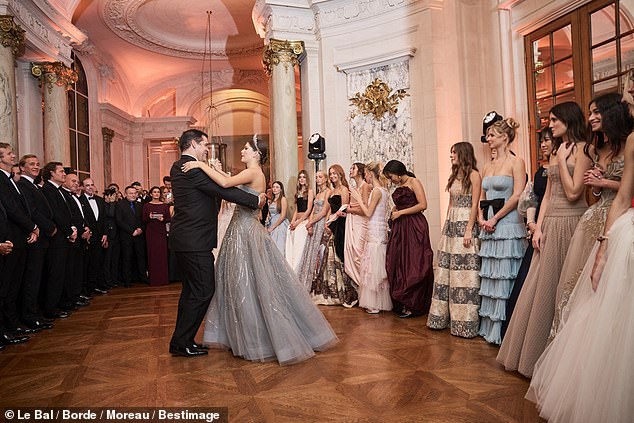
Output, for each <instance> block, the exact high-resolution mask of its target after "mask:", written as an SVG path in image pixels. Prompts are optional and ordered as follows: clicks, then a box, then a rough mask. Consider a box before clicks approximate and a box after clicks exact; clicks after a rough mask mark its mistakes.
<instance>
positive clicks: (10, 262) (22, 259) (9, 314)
mask: <svg viewBox="0 0 634 423" xmlns="http://www.w3.org/2000/svg"><path fill="white" fill-rule="evenodd" d="M25 265H26V248H14V249H13V251H11V254H9V255H7V258H6V261H5V263H4V270H3V272H2V275H0V277H1V278H2V280H3V282H2V283H1V284H2V288H0V289H1V290H3V291H4V294H0V298H1V297H4V301H3V303H2V304H0V309H1V310H2V313H3V314H4V323H5V326H6V328H7V329H12V328H15V327H17V326H20V319H19V318H18V296H19V294H20V287H21V286H22V279H23V278H24V267H25Z"/></svg>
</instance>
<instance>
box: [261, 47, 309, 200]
mask: <svg viewBox="0 0 634 423" xmlns="http://www.w3.org/2000/svg"><path fill="white" fill-rule="evenodd" d="M303 56H304V43H303V42H301V41H284V40H275V39H271V40H270V41H269V44H268V45H267V46H266V48H265V50H264V53H263V62H264V66H265V71H266V73H267V75H268V76H269V77H270V78H271V83H270V93H271V138H272V141H273V142H272V146H271V147H272V148H271V149H272V150H273V155H272V158H273V166H272V175H271V178H272V179H273V180H279V181H282V183H283V184H284V186H285V188H286V190H285V191H286V197H287V198H293V196H294V195H295V187H296V185H297V172H298V171H299V170H298V159H297V155H298V150H297V138H298V137H297V106H296V95H295V65H299V62H300V61H301V60H302V59H303ZM292 203H293V201H289V208H292V207H294V204H292Z"/></svg>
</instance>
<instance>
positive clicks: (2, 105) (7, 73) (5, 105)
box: [0, 15, 25, 155]
mask: <svg viewBox="0 0 634 423" xmlns="http://www.w3.org/2000/svg"><path fill="white" fill-rule="evenodd" d="M24 32H25V31H24V30H23V29H22V28H20V25H18V24H16V23H15V22H14V21H13V16H9V15H0V42H1V43H2V46H0V142H6V143H8V144H11V145H12V146H13V150H14V151H15V152H16V155H17V154H19V152H18V148H17V147H18V139H17V138H18V120H17V103H16V101H15V99H16V96H15V94H16V90H15V58H16V57H18V56H21V55H22V54H23V53H24Z"/></svg>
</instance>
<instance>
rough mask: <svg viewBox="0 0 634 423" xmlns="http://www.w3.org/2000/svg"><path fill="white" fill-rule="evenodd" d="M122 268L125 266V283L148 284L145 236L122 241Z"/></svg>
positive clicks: (123, 269) (123, 270) (123, 271)
mask: <svg viewBox="0 0 634 423" xmlns="http://www.w3.org/2000/svg"><path fill="white" fill-rule="evenodd" d="M121 266H123V267H122V273H123V282H125V283H126V284H130V283H132V282H133V281H135V280H138V281H140V282H147V264H146V259H145V237H144V236H136V237H133V238H129V239H121ZM135 268H136V272H135V271H134V269H135Z"/></svg>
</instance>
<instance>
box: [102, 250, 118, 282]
mask: <svg viewBox="0 0 634 423" xmlns="http://www.w3.org/2000/svg"><path fill="white" fill-rule="evenodd" d="M120 251H121V245H120V243H119V239H114V240H108V248H106V251H105V252H104V259H103V260H104V261H103V275H104V279H105V282H106V283H107V284H108V285H113V284H115V283H118V282H120V281H121V279H120V276H119V254H120Z"/></svg>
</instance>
